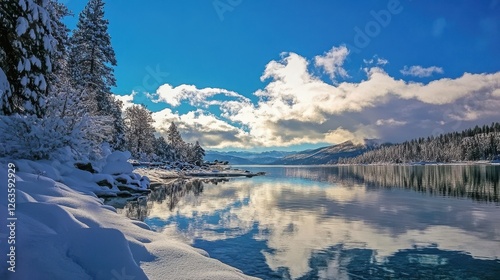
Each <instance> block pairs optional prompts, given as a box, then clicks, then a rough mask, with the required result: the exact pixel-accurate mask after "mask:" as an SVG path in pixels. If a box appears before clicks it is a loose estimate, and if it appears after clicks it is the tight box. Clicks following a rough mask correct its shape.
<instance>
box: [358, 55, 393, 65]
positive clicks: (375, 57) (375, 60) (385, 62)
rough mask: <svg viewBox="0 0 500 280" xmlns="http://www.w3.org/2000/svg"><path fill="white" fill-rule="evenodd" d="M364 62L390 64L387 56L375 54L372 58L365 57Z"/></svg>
mask: <svg viewBox="0 0 500 280" xmlns="http://www.w3.org/2000/svg"><path fill="white" fill-rule="evenodd" d="M363 62H364V63H365V64H368V65H372V64H375V65H378V66H385V65H387V64H389V60H387V59H385V58H381V57H378V55H375V56H374V57H373V58H371V59H363Z"/></svg>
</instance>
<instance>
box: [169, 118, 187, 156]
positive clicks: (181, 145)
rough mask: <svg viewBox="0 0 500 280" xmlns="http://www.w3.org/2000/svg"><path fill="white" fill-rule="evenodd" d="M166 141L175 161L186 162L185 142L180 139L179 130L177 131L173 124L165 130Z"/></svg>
mask: <svg viewBox="0 0 500 280" xmlns="http://www.w3.org/2000/svg"><path fill="white" fill-rule="evenodd" d="M167 139H168V142H169V144H170V146H172V149H173V150H174V153H175V157H176V158H175V159H176V160H182V161H185V160H187V150H186V142H184V140H183V139H182V136H181V134H180V133H179V130H177V126H176V125H175V123H174V122H172V123H171V124H170V126H169V127H168V130H167Z"/></svg>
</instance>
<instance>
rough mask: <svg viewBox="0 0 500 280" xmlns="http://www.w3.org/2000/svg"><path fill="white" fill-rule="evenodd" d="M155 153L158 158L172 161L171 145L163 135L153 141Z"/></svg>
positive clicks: (173, 156)
mask: <svg viewBox="0 0 500 280" xmlns="http://www.w3.org/2000/svg"><path fill="white" fill-rule="evenodd" d="M154 149H155V154H156V155H157V156H158V157H159V159H160V160H164V161H173V160H174V158H175V155H174V152H173V150H172V147H171V146H170V145H169V144H168V143H167V141H166V140H165V138H164V137H163V136H160V137H158V138H156V139H155V143H154Z"/></svg>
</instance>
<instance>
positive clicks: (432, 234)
mask: <svg viewBox="0 0 500 280" xmlns="http://www.w3.org/2000/svg"><path fill="white" fill-rule="evenodd" d="M299 173H300V174H299ZM304 174H306V175H307V174H309V175H308V176H310V177H311V176H313V177H314V176H316V177H315V178H312V179H311V178H304V177H307V176H304ZM311 174H312V175H311ZM329 174H330V173H329ZM365 174H372V175H373V174H375V173H373V172H372V173H370V172H365ZM382 174H384V173H382ZM317 175H318V174H314V171H311V170H309V171H308V170H307V169H306V170H305V171H304V170H300V171H297V170H295V171H290V170H288V174H287V176H289V177H287V178H279V176H278V178H276V177H273V176H270V177H259V178H254V179H235V180H231V181H229V182H225V183H222V184H217V185H214V184H212V183H201V184H202V185H203V188H202V193H198V194H196V195H195V193H193V192H186V191H184V192H181V193H182V199H180V198H179V199H176V201H177V204H176V205H175V207H174V208H172V205H171V202H172V201H171V200H170V202H169V200H168V199H166V200H163V201H156V202H153V201H150V202H148V208H149V211H148V212H149V213H148V219H155V218H159V219H160V220H162V221H166V222H165V223H164V224H163V225H167V224H170V226H168V227H167V228H169V230H168V231H169V232H171V231H172V228H173V227H174V226H175V227H177V226H179V223H182V222H184V223H185V222H187V223H188V225H187V230H182V233H181V234H182V235H183V236H184V237H185V238H187V239H188V240H191V242H194V240H195V239H198V240H199V239H201V240H206V241H218V240H219V241H220V240H227V239H230V238H238V237H240V236H243V235H245V234H251V235H252V238H253V239H255V240H264V241H265V242H266V245H267V247H268V249H266V250H262V254H263V255H264V256H265V260H266V262H267V265H268V266H269V267H270V268H271V269H272V270H274V271H277V270H279V269H280V268H283V267H284V268H288V270H289V274H290V276H291V278H294V279H295V278H299V277H301V276H303V275H305V274H306V273H308V272H309V271H310V270H311V264H310V260H311V258H312V257H313V255H314V254H315V253H317V252H320V251H325V250H328V249H329V248H331V247H334V246H338V245H341V246H342V249H343V250H349V249H368V250H371V252H372V256H371V258H372V260H373V262H375V263H384V262H386V261H387V259H388V258H389V257H391V256H393V255H394V254H396V253H398V252H401V251H404V250H411V249H414V248H422V247H424V248H426V247H429V248H430V247H432V248H434V247H436V248H438V249H440V250H444V251H460V252H465V253H467V254H470V255H471V256H472V257H474V258H479V259H490V260H498V259H500V215H498V214H499V210H498V206H497V207H495V206H494V205H490V204H485V203H483V204H480V203H477V202H473V201H471V200H465V199H454V198H450V197H440V196H428V195H425V194H420V193H416V192H412V191H408V190H405V189H387V188H374V187H373V184H371V185H370V184H366V183H359V180H338V178H337V179H336V180H329V179H328V178H327V179H325V178H324V177H323V179H325V180H322V179H318V178H319V177H317ZM372 175H370V176H372ZM301 177H302V178H301ZM372 179H373V178H372ZM255 228H256V229H257V230H254V229H255ZM336 258H337V259H336ZM336 258H333V259H332V260H330V263H329V264H328V267H325V268H323V269H320V270H319V272H318V275H319V276H320V275H330V276H331V275H340V276H341V275H344V274H345V273H347V272H346V271H344V270H343V269H342V267H345V266H346V263H349V258H342V259H338V258H340V257H339V256H337V257H336ZM431 259H432V257H429V256H427V257H425V256H424V257H423V258H417V257H413V259H412V260H413V261H415V262H429V261H431V262H432V260H431ZM445 261H446V260H439V262H438V261H434V262H435V264H436V265H439V263H440V262H445ZM344 276H345V275H344Z"/></svg>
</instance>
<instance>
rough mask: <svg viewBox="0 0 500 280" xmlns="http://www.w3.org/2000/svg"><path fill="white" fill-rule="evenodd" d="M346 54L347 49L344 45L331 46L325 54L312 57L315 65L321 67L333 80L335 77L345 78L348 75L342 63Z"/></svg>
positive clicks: (347, 52)
mask: <svg viewBox="0 0 500 280" xmlns="http://www.w3.org/2000/svg"><path fill="white" fill-rule="evenodd" d="M348 54H349V50H348V49H347V47H346V46H345V45H342V46H340V47H333V48H332V49H331V50H330V51H328V52H326V53H325V54H323V55H318V56H316V57H314V64H315V65H316V67H321V68H323V70H324V71H325V73H327V74H328V75H329V76H330V79H332V81H335V80H336V78H337V77H341V78H347V77H349V75H348V74H347V71H346V70H345V69H344V68H343V65H344V61H345V59H346V58H347V55H348Z"/></svg>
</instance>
